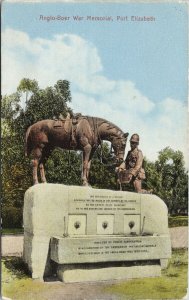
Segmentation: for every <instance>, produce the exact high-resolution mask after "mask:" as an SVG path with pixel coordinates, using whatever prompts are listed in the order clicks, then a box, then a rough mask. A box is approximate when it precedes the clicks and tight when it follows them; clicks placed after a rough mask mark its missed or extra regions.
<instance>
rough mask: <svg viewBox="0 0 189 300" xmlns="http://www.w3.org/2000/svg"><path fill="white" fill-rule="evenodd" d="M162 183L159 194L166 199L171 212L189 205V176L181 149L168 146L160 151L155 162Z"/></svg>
mask: <svg viewBox="0 0 189 300" xmlns="http://www.w3.org/2000/svg"><path fill="white" fill-rule="evenodd" d="M155 166H156V169H157V173H158V175H159V181H160V184H159V186H158V194H159V195H160V197H161V198H162V199H164V200H165V202H166V204H167V206H168V208H169V211H170V213H171V214H174V213H177V212H179V210H186V209H187V206H188V201H187V199H188V196H187V195H188V176H187V172H186V170H185V167H184V157H183V154H182V152H181V151H174V150H173V149H171V148H169V147H166V148H165V149H163V150H162V151H160V152H159V156H158V160H157V161H156V163H155Z"/></svg>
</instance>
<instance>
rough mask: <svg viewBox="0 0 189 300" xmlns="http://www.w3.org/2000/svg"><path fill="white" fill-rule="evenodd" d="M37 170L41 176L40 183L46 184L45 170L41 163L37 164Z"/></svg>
mask: <svg viewBox="0 0 189 300" xmlns="http://www.w3.org/2000/svg"><path fill="white" fill-rule="evenodd" d="M39 170H40V175H41V181H42V182H43V183H45V182H47V180H46V177H45V169H44V165H43V163H40V164H39Z"/></svg>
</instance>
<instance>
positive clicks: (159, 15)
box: [2, 2, 188, 159]
mask: <svg viewBox="0 0 189 300" xmlns="http://www.w3.org/2000/svg"><path fill="white" fill-rule="evenodd" d="M40 15H43V16H54V17H56V16H58V15H61V16H69V17H70V21H64V22H63V21H58V20H56V21H50V22H47V21H40V20H39V17H40ZM74 15H79V16H83V17H84V21H81V22H76V21H73V20H72V16H74ZM90 15H91V16H112V17H113V20H114V21H113V22H111V21H110V22H108V21H106V22H105V21H104V22H102V21H99V22H98V21H86V17H87V16H90ZM117 16H127V17H128V19H129V21H122V22H121V21H120V22H118V21H116V17H117ZM131 16H141V17H143V16H153V17H154V18H155V21H151V22H150V21H149V22H142V21H141V22H140V21H138V22H137V21H135V22H134V21H130V17H131ZM6 29H7V31H6ZM187 30H188V27H187V5H186V4H181V3H179V4H178V3H163V4H160V3H155V4H149V3H148V4H144V3H135V4H134V3H119V4H114V3H96V4H92V3H88V4H86V3H85V4H83V3H80V4H76V3H72V4H71V3H14V4H13V3H8V2H4V3H3V8H2V32H5V39H4V41H5V43H4V44H6V45H5V46H4V50H3V51H2V55H3V61H4V62H5V67H4V70H5V71H4V74H3V75H4V81H3V87H4V86H6V87H7V89H6V88H5V89H4V88H3V90H4V92H5V93H9V92H10V91H9V89H10V86H15V87H16V85H17V84H18V82H17V81H19V80H20V78H21V77H23V76H24V77H26V76H28V77H31V76H33V78H36V79H37V80H38V81H39V84H40V83H41V85H42V86H43V87H44V86H45V85H46V86H47V85H53V84H54V83H55V82H56V80H57V79H67V80H69V81H70V82H71V92H72V96H73V101H72V105H73V109H74V111H78V110H79V111H81V112H83V113H87V114H91V115H92V114H95V115H99V116H102V117H105V118H107V119H110V120H111V121H113V122H114V123H117V124H118V125H119V126H120V127H121V128H123V130H125V131H129V132H130V133H132V132H133V131H134V132H139V134H141V136H142V140H143V144H142V147H143V148H144V149H145V152H146V154H147V156H148V157H149V158H151V159H154V158H156V157H157V152H158V151H159V150H161V149H162V148H164V147H166V146H171V147H172V148H174V149H181V150H182V151H183V152H185V150H186V105H187V61H188V59H187V55H188V54H187V53H188V49H187V43H188V41H187V36H188V31H187ZM57 34H59V35H61V36H62V40H61V41H60V40H58V38H57V37H55V35H57ZM38 38H40V40H39V39H38ZM47 41H48V42H47ZM22 44H23V47H22ZM40 47H41V48H40ZM38 48H40V49H43V51H42V50H40V49H38ZM30 49H31V51H30ZM68 49H69V50H68ZM67 52H68V53H67ZM32 67H35V68H34V69H33V70H32ZM30 70H31V72H30ZM14 71H15V74H14ZM6 78H7V79H6ZM44 78H45V79H44ZM6 80H7V82H6ZM16 80H17V81H16ZM10 82H11V84H10ZM115 103H116V105H115ZM95 107H96V108H95ZM139 127H140V128H139ZM152 142H153V149H152V147H151V144H152ZM150 147H151V148H150Z"/></svg>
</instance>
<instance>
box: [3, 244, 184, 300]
mask: <svg viewBox="0 0 189 300" xmlns="http://www.w3.org/2000/svg"><path fill="white" fill-rule="evenodd" d="M187 262H188V258H187V250H184V249H182V250H181V249H180V250H174V251H173V255H172V258H171V260H170V262H169V266H168V268H167V269H166V270H164V271H162V277H158V278H144V279H133V280H127V281H124V282H121V283H114V284H109V283H108V282H107V284H106V285H104V286H103V293H104V295H105V294H107V293H108V294H111V295H118V296H120V297H121V299H124V300H126V299H127V300H132V299H140V300H144V299H161V300H162V299H171V300H173V299H182V297H184V296H185V294H186V288H187ZM2 267H3V270H2V288H3V295H4V296H6V297H10V298H11V299H13V300H46V299H50V298H48V297H47V295H48V293H54V295H55V294H56V290H57V289H58V290H59V289H63V288H64V285H63V284H57V283H55V284H50V285H49V284H48V283H45V282H40V281H37V280H32V279H31V278H30V277H29V275H27V273H26V271H25V267H24V265H23V263H22V260H21V258H16V257H12V258H4V259H3V265H2ZM70 288H71V290H70V291H71V292H72V293H73V300H74V299H75V298H74V295H75V294H74V292H75V290H74V284H73V286H72V287H71V286H70ZM100 288H102V286H101V287H100ZM45 295H46V296H45ZM69 299H71V298H69ZM101 299H103V297H102V298H101ZM65 300H67V299H65ZM91 300H95V298H94V299H91Z"/></svg>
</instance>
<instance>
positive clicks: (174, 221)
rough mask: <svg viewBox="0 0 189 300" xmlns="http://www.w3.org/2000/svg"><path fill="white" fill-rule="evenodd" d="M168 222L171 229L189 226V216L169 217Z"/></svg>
mask: <svg viewBox="0 0 189 300" xmlns="http://www.w3.org/2000/svg"><path fill="white" fill-rule="evenodd" d="M168 222H169V228H171V227H181V226H188V216H176V217H169V218H168Z"/></svg>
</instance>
